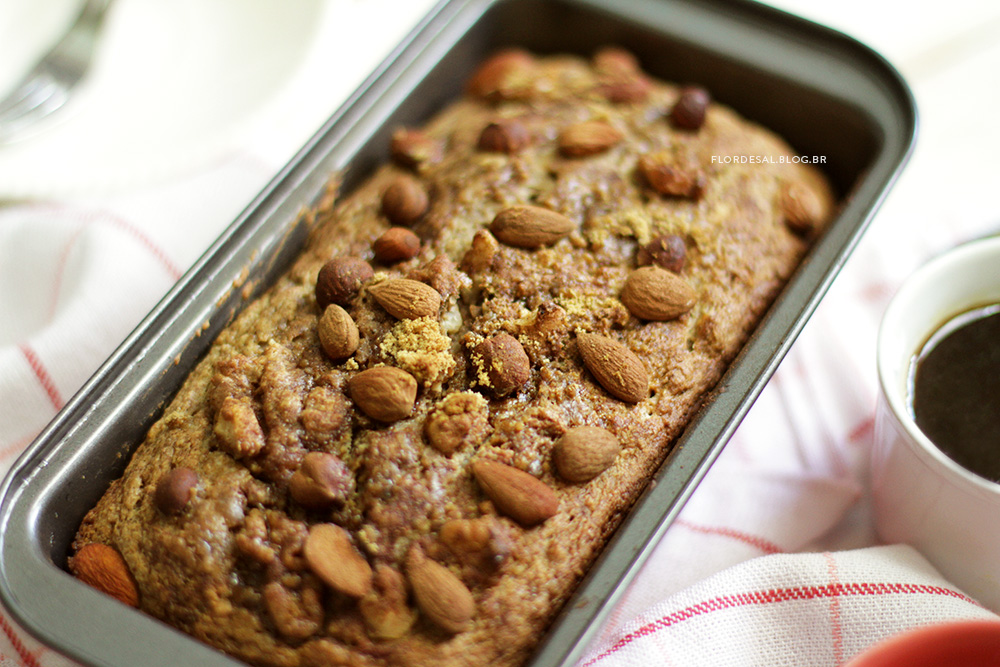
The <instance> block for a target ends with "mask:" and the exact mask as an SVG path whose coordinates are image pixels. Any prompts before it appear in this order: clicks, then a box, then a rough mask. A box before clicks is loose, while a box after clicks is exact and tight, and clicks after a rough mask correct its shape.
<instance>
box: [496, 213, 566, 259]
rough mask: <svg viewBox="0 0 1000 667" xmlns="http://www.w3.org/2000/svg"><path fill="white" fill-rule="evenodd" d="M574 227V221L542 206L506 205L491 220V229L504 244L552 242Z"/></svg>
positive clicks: (525, 245)
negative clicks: (508, 206)
mask: <svg viewBox="0 0 1000 667" xmlns="http://www.w3.org/2000/svg"><path fill="white" fill-rule="evenodd" d="M574 229H576V225H575V224H573V221H572V220H570V219H569V218H567V217H566V216H564V215H561V214H559V213H556V212H555V211H551V210H549V209H547V208H542V207H540V206H512V207H510V208H505V209H504V210H502V211H500V212H499V213H497V215H496V217H495V218H493V222H492V223H490V231H491V232H493V235H494V236H495V237H497V239H499V240H500V242H501V243H506V244H507V245H510V246H515V247H517V248H529V249H532V248H540V247H542V246H545V245H552V244H553V243H555V242H556V241H558V240H559V239H561V238H562V237H564V236H566V235H568V234H569V233H570V232H572V231H573V230H574Z"/></svg>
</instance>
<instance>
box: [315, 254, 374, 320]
mask: <svg viewBox="0 0 1000 667" xmlns="http://www.w3.org/2000/svg"><path fill="white" fill-rule="evenodd" d="M372 275H374V271H372V267H371V266H370V265H369V264H368V262H366V261H364V260H363V259H361V258H359V257H334V258H333V259H331V260H330V261H329V262H327V263H326V264H324V265H323V268H322V269H320V270H319V276H318V277H317V278H316V302H317V303H318V304H319V307H320V308H326V307H327V306H329V305H330V304H331V303H335V304H337V305H340V306H346V305H348V304H350V303H351V300H353V299H354V297H355V295H357V293H358V290H360V289H361V285H362V283H364V282H365V281H366V280H368V279H370V278H371V277H372Z"/></svg>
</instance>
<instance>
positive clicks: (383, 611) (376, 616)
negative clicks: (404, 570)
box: [358, 563, 417, 641]
mask: <svg viewBox="0 0 1000 667" xmlns="http://www.w3.org/2000/svg"><path fill="white" fill-rule="evenodd" d="M373 584H374V585H373V587H372V590H371V591H369V593H368V594H367V595H365V596H364V597H363V598H361V600H359V601H358V611H359V612H361V619H362V620H363V621H364V622H365V629H366V630H367V631H368V636H369V637H371V638H372V639H378V640H382V641H384V640H389V639H399V638H400V637H402V636H403V635H405V634H406V633H408V632H409V631H410V628H411V627H413V623H414V622H415V621H416V620H417V612H416V610H414V609H411V608H410V607H409V605H407V604H406V598H407V590H406V580H405V579H403V575H402V574H400V573H399V572H397V571H396V570H394V569H393V568H391V567H389V566H388V565H385V564H383V563H380V564H378V565H376V566H375V579H374V582H373Z"/></svg>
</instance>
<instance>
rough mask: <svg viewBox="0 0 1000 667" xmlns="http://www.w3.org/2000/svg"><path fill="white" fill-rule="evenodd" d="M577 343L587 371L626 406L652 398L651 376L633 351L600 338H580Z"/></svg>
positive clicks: (610, 340) (613, 341) (579, 336)
mask: <svg viewBox="0 0 1000 667" xmlns="http://www.w3.org/2000/svg"><path fill="white" fill-rule="evenodd" d="M576 340H577V343H578V345H579V347H580V355H581V356H582V357H583V363H584V365H585V366H586V367H587V370H589V371H590V372H591V374H592V375H593V376H594V377H595V378H596V379H597V382H598V383H599V384H600V385H601V386H602V387H604V389H605V390H607V392H608V393H609V394H611V395H612V396H614V397H615V398H618V399H620V400H622V401H625V402H626V403H638V402H639V401H641V400H643V399H644V398H647V397H648V396H649V375H648V374H647V373H646V367H645V366H643V365H642V361H640V359H639V357H637V356H635V354H634V353H633V352H632V350H630V349H628V348H627V347H625V346H624V345H622V344H621V343H619V342H618V341H616V340H615V339H614V338H608V337H607V336H601V335H599V334H588V333H584V334H577V336H576Z"/></svg>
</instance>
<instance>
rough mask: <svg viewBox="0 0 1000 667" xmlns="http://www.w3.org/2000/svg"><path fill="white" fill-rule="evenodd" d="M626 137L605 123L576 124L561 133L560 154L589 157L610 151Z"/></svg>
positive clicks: (597, 121) (596, 121)
mask: <svg viewBox="0 0 1000 667" xmlns="http://www.w3.org/2000/svg"><path fill="white" fill-rule="evenodd" d="M622 137H624V135H623V134H622V133H621V132H620V131H619V130H618V129H616V128H614V127H612V126H611V125H609V124H607V123H605V122H604V121H600V120H594V121H587V122H583V123H576V124H574V125H570V126H569V127H566V128H565V129H563V131H562V132H560V133H559V152H560V153H562V154H563V155H564V156H566V157H587V156H590V155H597V154H598V153H603V152H604V151H606V150H608V149H609V148H611V147H612V146H614V145H615V144H617V143H618V142H619V141H621V140H622Z"/></svg>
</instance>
